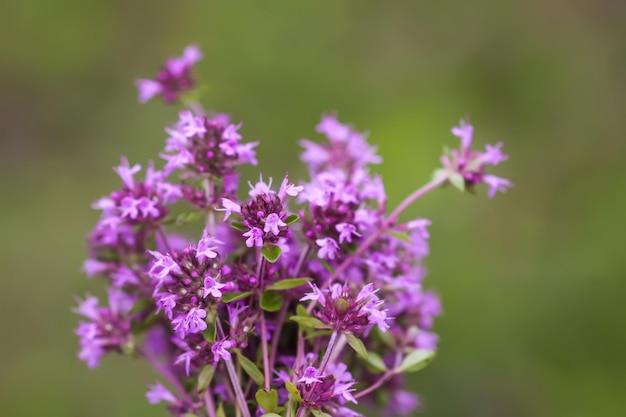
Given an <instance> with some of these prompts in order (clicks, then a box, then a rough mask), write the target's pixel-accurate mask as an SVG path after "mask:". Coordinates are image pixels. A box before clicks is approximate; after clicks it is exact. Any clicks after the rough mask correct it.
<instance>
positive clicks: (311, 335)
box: [304, 329, 333, 340]
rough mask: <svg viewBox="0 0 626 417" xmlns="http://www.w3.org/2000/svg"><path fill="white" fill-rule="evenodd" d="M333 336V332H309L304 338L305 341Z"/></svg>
mask: <svg viewBox="0 0 626 417" xmlns="http://www.w3.org/2000/svg"><path fill="white" fill-rule="evenodd" d="M331 334H333V331H332V330H330V329H328V330H309V331H308V332H307V335H306V336H305V337H304V339H305V340H311V339H317V338H318V337H326V336H330V335H331Z"/></svg>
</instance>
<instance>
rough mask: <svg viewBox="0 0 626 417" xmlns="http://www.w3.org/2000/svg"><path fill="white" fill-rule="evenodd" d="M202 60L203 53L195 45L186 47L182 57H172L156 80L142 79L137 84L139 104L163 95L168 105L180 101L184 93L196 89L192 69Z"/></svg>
mask: <svg viewBox="0 0 626 417" xmlns="http://www.w3.org/2000/svg"><path fill="white" fill-rule="evenodd" d="M201 59H202V52H201V51H200V49H199V48H198V47H197V46H195V45H190V46H188V47H186V48H185V50H184V51H183V54H182V56H180V57H170V58H169V59H168V60H167V61H165V64H164V65H163V67H162V68H161V70H160V71H159V73H158V74H157V78H156V80H146V79H140V80H137V81H136V82H135V84H136V86H137V89H138V91H139V102H140V103H145V102H147V101H148V100H150V99H151V98H152V97H154V96H157V95H161V96H162V97H163V101H165V102H166V103H172V102H174V101H176V100H178V99H179V98H180V95H181V94H182V93H184V92H186V91H189V90H191V89H192V88H193V87H194V85H195V82H194V79H193V78H192V76H191V69H192V68H193V66H194V65H195V64H196V62H198V61H200V60H201Z"/></svg>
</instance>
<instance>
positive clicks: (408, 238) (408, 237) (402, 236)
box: [387, 230, 411, 243]
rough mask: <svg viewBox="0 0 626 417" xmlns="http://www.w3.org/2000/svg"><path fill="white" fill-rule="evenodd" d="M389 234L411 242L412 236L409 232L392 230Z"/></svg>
mask: <svg viewBox="0 0 626 417" xmlns="http://www.w3.org/2000/svg"><path fill="white" fill-rule="evenodd" d="M387 234H389V235H391V236H393V237H395V238H397V239H400V240H403V241H405V242H409V243H411V237H410V236H409V235H408V234H406V233H404V232H394V231H393V230H390V231H388V232H387Z"/></svg>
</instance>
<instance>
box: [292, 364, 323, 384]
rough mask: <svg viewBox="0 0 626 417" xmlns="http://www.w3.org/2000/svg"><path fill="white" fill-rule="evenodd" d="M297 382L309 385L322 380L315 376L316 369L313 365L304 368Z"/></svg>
mask: <svg viewBox="0 0 626 417" xmlns="http://www.w3.org/2000/svg"><path fill="white" fill-rule="evenodd" d="M298 382H302V383H304V384H306V385H310V384H314V383H316V382H322V380H321V379H319V378H318V377H317V369H315V368H314V367H313V366H309V367H307V368H306V369H305V370H304V374H303V375H302V377H301V378H300V379H298Z"/></svg>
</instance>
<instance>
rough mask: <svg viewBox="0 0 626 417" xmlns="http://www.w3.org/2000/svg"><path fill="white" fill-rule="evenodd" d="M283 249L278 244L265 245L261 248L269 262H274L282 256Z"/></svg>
mask: <svg viewBox="0 0 626 417" xmlns="http://www.w3.org/2000/svg"><path fill="white" fill-rule="evenodd" d="M281 252H282V251H281V249H280V248H279V247H278V246H276V245H268V246H263V248H262V249H261V255H263V257H264V258H265V259H266V260H267V262H269V263H271V264H273V263H274V262H276V261H277V260H278V258H280V254H281Z"/></svg>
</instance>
